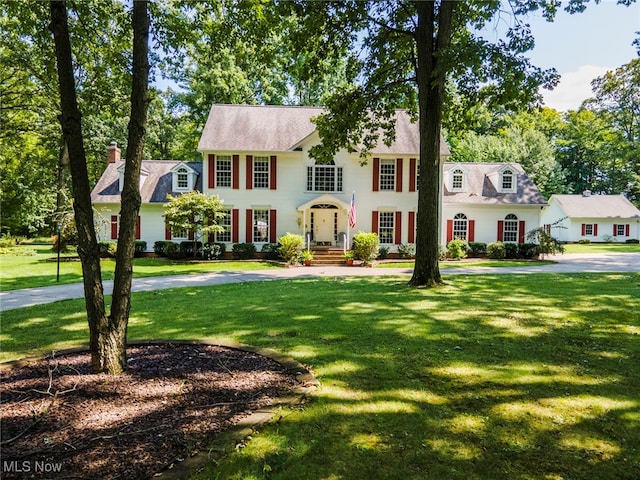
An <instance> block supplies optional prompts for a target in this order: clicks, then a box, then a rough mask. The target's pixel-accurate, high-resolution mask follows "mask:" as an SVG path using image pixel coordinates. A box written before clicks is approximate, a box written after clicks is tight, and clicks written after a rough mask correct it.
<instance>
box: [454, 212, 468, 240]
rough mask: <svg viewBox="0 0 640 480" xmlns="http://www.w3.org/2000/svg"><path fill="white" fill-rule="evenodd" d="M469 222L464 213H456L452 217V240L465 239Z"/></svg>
mask: <svg viewBox="0 0 640 480" xmlns="http://www.w3.org/2000/svg"><path fill="white" fill-rule="evenodd" d="M468 226H469V221H468V220H467V216H466V215H465V214H464V213H458V214H456V216H455V217H453V238H459V239H461V240H466V239H467V230H468Z"/></svg>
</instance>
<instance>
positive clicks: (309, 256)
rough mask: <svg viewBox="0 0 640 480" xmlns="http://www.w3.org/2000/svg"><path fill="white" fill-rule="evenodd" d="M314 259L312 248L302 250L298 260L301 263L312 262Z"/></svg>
mask: <svg viewBox="0 0 640 480" xmlns="http://www.w3.org/2000/svg"><path fill="white" fill-rule="evenodd" d="M311 260H313V252H312V251H311V250H302V251H301V252H300V253H299V254H298V261H299V262H301V263H305V262H310V261H311Z"/></svg>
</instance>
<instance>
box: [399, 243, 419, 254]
mask: <svg viewBox="0 0 640 480" xmlns="http://www.w3.org/2000/svg"><path fill="white" fill-rule="evenodd" d="M398 256H399V257H400V258H416V244H415V243H401V244H400V245H398Z"/></svg>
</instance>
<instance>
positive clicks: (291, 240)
mask: <svg viewBox="0 0 640 480" xmlns="http://www.w3.org/2000/svg"><path fill="white" fill-rule="evenodd" d="M278 244H279V247H278V250H279V252H280V256H281V257H282V259H283V260H284V261H285V262H287V263H288V264H294V263H296V261H297V258H298V254H299V253H300V250H302V248H303V247H304V237H303V236H302V235H296V234H294V233H289V232H287V233H286V234H285V235H282V236H281V237H280V238H279V239H278Z"/></svg>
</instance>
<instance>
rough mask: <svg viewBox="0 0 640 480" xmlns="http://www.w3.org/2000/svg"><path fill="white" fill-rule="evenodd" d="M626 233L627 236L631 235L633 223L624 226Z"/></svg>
mask: <svg viewBox="0 0 640 480" xmlns="http://www.w3.org/2000/svg"><path fill="white" fill-rule="evenodd" d="M624 234H625V235H626V236H627V237H629V236H631V225H629V224H628V223H627V224H626V225H625V227H624Z"/></svg>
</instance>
